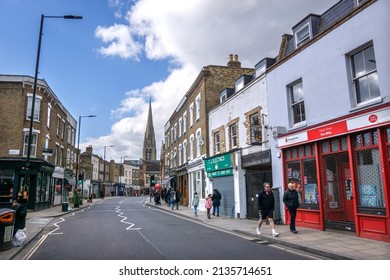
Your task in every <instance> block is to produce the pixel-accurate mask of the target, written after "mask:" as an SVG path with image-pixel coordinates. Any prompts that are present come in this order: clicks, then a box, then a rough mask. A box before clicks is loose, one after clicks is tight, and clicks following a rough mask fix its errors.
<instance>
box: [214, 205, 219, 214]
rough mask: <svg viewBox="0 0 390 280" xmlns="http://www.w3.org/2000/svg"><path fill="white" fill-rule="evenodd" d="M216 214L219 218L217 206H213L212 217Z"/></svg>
mask: <svg viewBox="0 0 390 280" xmlns="http://www.w3.org/2000/svg"><path fill="white" fill-rule="evenodd" d="M215 214H217V216H219V206H213V215H215Z"/></svg>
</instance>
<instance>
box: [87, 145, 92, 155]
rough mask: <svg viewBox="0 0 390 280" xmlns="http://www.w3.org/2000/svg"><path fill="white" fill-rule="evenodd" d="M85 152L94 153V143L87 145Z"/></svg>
mask: <svg viewBox="0 0 390 280" xmlns="http://www.w3.org/2000/svg"><path fill="white" fill-rule="evenodd" d="M85 152H86V153H87V154H91V155H92V145H89V147H86V148H85Z"/></svg>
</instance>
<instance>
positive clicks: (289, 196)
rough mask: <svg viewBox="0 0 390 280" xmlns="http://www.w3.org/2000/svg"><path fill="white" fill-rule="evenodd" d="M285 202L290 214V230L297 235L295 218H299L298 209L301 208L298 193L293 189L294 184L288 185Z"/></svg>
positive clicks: (284, 197) (284, 196)
mask: <svg viewBox="0 0 390 280" xmlns="http://www.w3.org/2000/svg"><path fill="white" fill-rule="evenodd" d="M283 202H284V204H285V205H286V207H287V209H288V212H289V213H290V230H291V232H292V233H295V234H297V233H298V232H297V230H296V229H295V217H296V216H297V209H298V207H299V200H298V193H297V192H296V190H295V189H294V188H293V184H292V183H289V184H288V185H287V190H286V192H285V193H284V195H283Z"/></svg>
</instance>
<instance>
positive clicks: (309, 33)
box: [294, 22, 311, 48]
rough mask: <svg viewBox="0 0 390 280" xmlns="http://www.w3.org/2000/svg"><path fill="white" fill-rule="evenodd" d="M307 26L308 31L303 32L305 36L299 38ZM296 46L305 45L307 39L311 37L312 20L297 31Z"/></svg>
mask: <svg viewBox="0 0 390 280" xmlns="http://www.w3.org/2000/svg"><path fill="white" fill-rule="evenodd" d="M305 28H307V32H305V33H303V34H304V35H305V36H304V37H302V38H301V39H299V38H298V37H299V35H300V34H301V33H302V32H303V31H304V30H305ZM294 37H295V46H296V47H297V48H299V47H300V46H302V45H304V44H305V43H306V42H307V41H309V40H310V39H311V24H310V22H307V23H306V24H304V25H302V27H301V28H299V29H298V30H297V32H295V36H294Z"/></svg>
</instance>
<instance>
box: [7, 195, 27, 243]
mask: <svg viewBox="0 0 390 280" xmlns="http://www.w3.org/2000/svg"><path fill="white" fill-rule="evenodd" d="M11 208H12V209H13V210H15V212H16V213H15V224H14V233H13V236H15V234H16V233H17V231H18V230H22V229H24V228H25V227H26V217H27V192H18V195H17V197H16V199H14V200H13V201H12V205H11Z"/></svg>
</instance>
